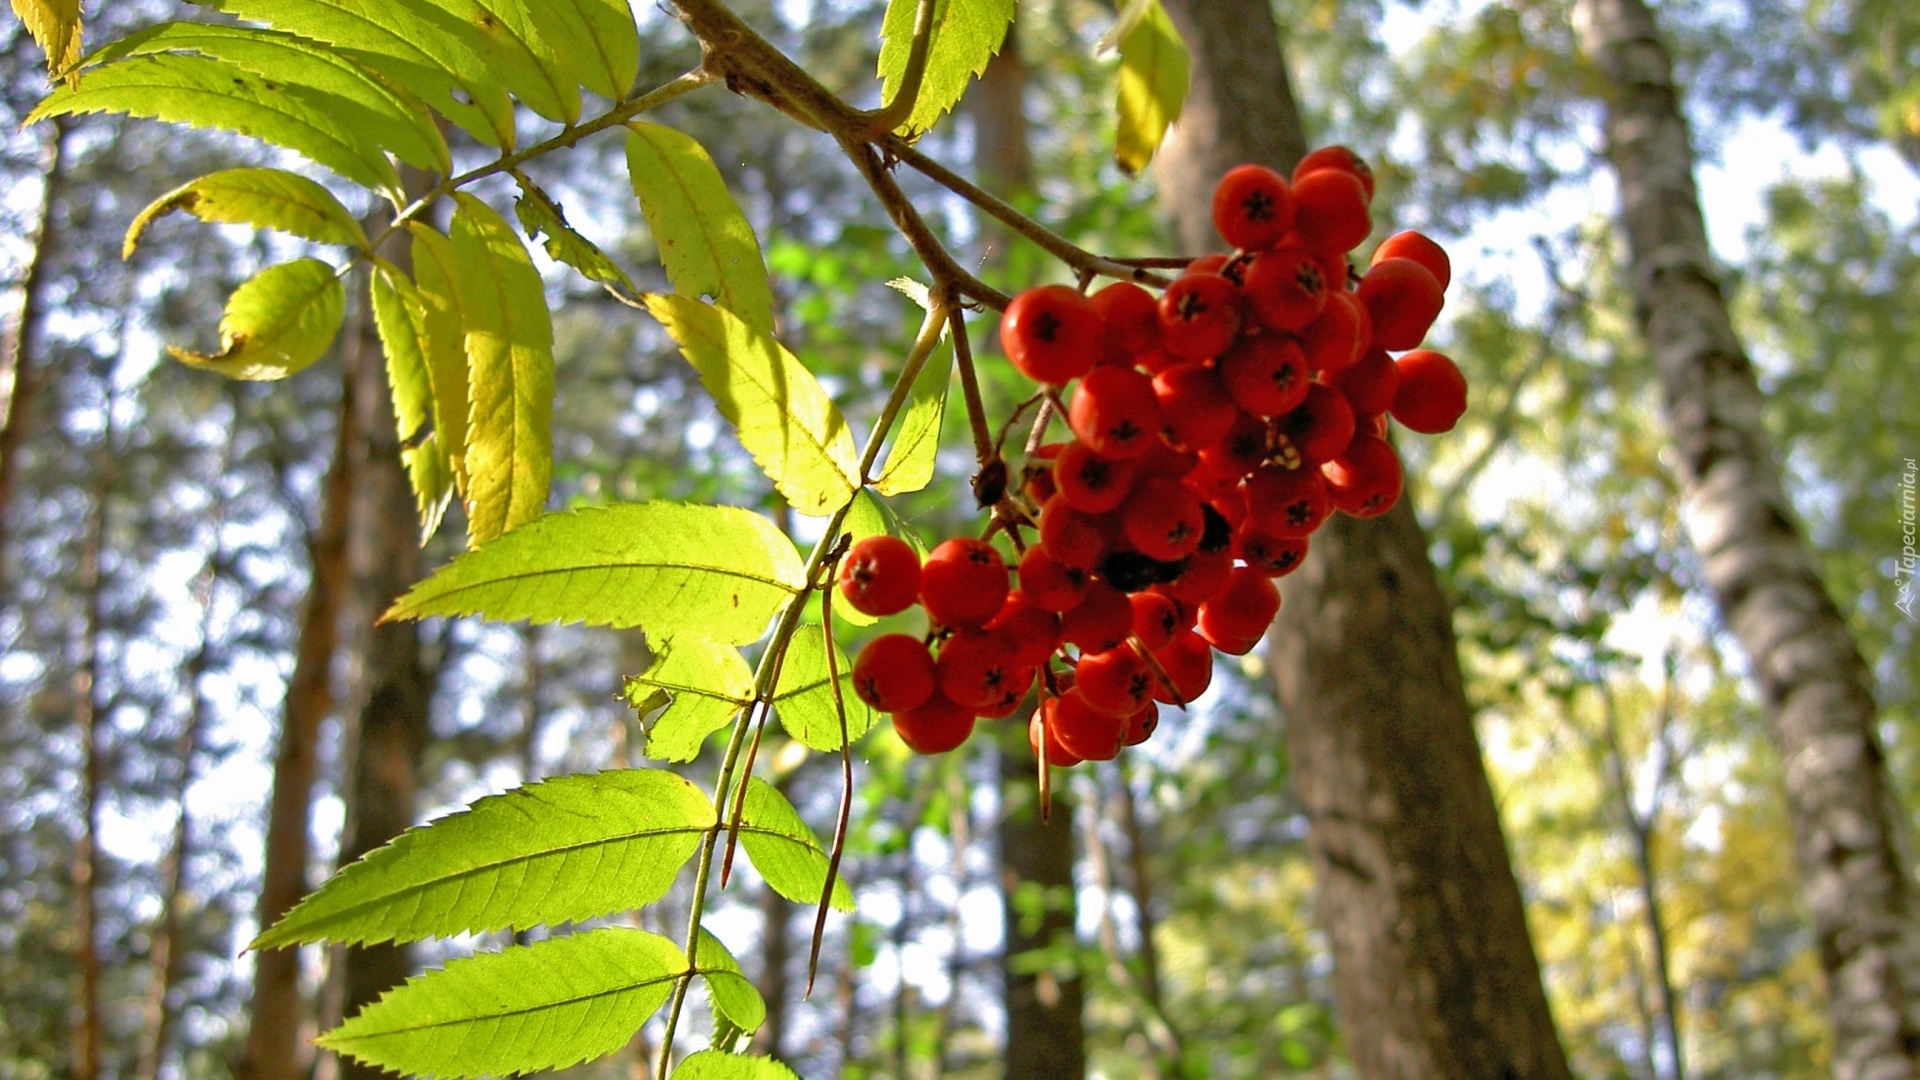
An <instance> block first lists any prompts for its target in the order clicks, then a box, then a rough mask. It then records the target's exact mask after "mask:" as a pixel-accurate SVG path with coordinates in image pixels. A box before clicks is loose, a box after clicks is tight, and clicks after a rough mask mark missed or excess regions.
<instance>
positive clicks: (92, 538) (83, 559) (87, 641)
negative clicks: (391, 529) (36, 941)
mask: <svg viewBox="0 0 1920 1080" xmlns="http://www.w3.org/2000/svg"><path fill="white" fill-rule="evenodd" d="M112 378H113V377H112V374H111V371H110V370H109V371H108V373H107V374H106V375H105V376H104V377H103V378H102V380H101V381H102V383H103V385H104V386H105V387H107V388H108V389H107V391H106V394H105V396H106V399H107V405H106V425H105V427H104V428H103V430H102V431H101V434H100V442H99V444H98V445H97V446H96V447H95V448H94V451H93V455H92V457H93V461H92V471H93V491H92V493H91V496H92V498H91V508H90V510H89V511H88V519H87V531H86V535H85V536H84V537H82V539H81V542H80V565H79V571H80V591H81V605H82V610H83V612H84V616H83V618H84V622H83V624H82V626H81V628H80V640H79V642H78V643H77V648H76V650H75V651H76V654H77V655H76V656H75V658H74V659H75V662H74V665H73V710H74V727H75V729H76V730H77V731H78V733H79V735H80V739H81V764H80V768H81V782H80V783H81V788H80V797H81V822H80V840H79V843H78V844H77V845H76V850H75V852H74V861H73V891H74V905H75V912H74V921H75V923H76V926H75V927H74V936H75V937H76V938H77V939H78V948H77V952H78V956H77V957H76V964H77V966H78V967H79V969H80V986H79V995H78V996H79V1001H78V1002H76V1004H77V1006H78V1008H77V1010H76V1013H77V1016H76V1018H75V1025H74V1033H73V1035H74V1039H73V1076H74V1080H97V1078H98V1077H99V1076H100V1074H101V1069H102V1061H101V1054H102V1051H103V1049H104V1046H103V1040H102V1034H101V1031H102V1024H103V1020H102V1017H101V1013H100V1008H101V1001H100V942H99V936H100V930H99V920H100V912H99V905H98V889H99V886H100V878H101V876H102V875H101V871H102V869H103V864H102V860H101V857H100V843H99V836H100V806H101V796H102V795H103V793H104V788H105V784H106V780H105V776H104V769H103V767H102V766H103V764H104V762H103V759H104V757H105V755H106V749H105V747H104V746H102V745H101V736H102V731H101V726H100V722H101V719H102V715H101V714H102V713H104V712H105V705H104V703H103V702H102V700H101V697H100V671H101V668H100V635H101V631H102V628H103V624H104V622H105V618H104V612H105V590H106V582H105V575H104V574H103V573H102V570H101V555H102V553H103V550H104V548H105V546H106V534H107V526H108V524H109V522H108V518H109V514H108V506H107V500H108V499H109V498H110V497H111V495H112V490H113V488H112V475H113V443H114V423H113V401H114V399H113V393H112V391H111V389H110V388H111V386H112Z"/></svg>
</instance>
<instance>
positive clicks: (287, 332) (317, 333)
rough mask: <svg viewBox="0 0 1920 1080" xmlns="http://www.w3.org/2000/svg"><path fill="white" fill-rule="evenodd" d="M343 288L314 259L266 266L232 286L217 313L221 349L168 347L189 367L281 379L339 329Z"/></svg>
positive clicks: (314, 356)
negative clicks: (201, 350)
mask: <svg viewBox="0 0 1920 1080" xmlns="http://www.w3.org/2000/svg"><path fill="white" fill-rule="evenodd" d="M345 313H346V290H345V289H343V288H341V287H340V278H339V277H338V276H337V275H336V274H335V273H334V269H333V267H331V266H328V265H327V264H326V263H323V262H321V261H320V260H318V259H296V260H294V261H293V262H290V263H281V264H280V265H279V266H270V267H268V268H267V269H265V270H262V271H261V272H260V273H258V274H256V275H254V276H253V277H252V278H251V279H249V280H248V281H247V282H246V283H245V284H243V285H241V286H240V287H239V288H238V289H235V290H234V292H233V295H232V296H231V297H229V298H228V299H227V311H226V314H225V315H223V316H221V318H220V351H219V352H217V353H213V354H211V355H208V354H204V353H196V352H189V351H187V350H185V349H169V350H167V351H168V352H171V353H172V354H173V355H174V356H175V357H176V358H178V359H179V360H180V361H181V362H182V363H185V364H187V365H188V366H190V367H197V368H205V369H207V370H208V371H217V372H219V373H220V374H222V375H225V376H227V377H228V378H230V379H280V378H285V377H286V376H288V375H291V374H293V373H294V372H296V371H299V370H300V369H302V368H304V367H306V366H307V365H309V364H311V363H313V362H314V361H315V360H318V359H320V356H321V354H322V353H324V352H326V351H327V346H329V345H331V344H333V339H334V337H335V336H336V335H338V334H339V333H340V320H341V318H342V316H344V315H345Z"/></svg>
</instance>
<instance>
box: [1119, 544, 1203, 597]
mask: <svg viewBox="0 0 1920 1080" xmlns="http://www.w3.org/2000/svg"><path fill="white" fill-rule="evenodd" d="M1186 568H1187V561H1186V560H1185V559H1180V560H1177V561H1175V562H1161V561H1160V560H1158V559H1150V558H1148V557H1146V556H1145V555H1142V554H1140V553H1139V552H1137V551H1116V552H1114V553H1113V554H1111V555H1108V556H1107V557H1106V558H1105V559H1104V560H1102V561H1101V563H1100V576H1101V577H1104V578H1106V579H1107V583H1108V584H1109V585H1112V586H1113V587H1114V588H1116V589H1119V590H1120V591H1121V592H1130V593H1131V592H1139V591H1140V590H1141V589H1144V588H1146V587H1148V586H1149V585H1164V584H1166V583H1167V582H1169V581H1172V580H1173V579H1175V578H1177V577H1179V576H1180V574H1181V572H1182V571H1184V570H1186Z"/></svg>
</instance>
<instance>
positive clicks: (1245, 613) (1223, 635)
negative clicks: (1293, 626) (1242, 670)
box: [1199, 567, 1280, 652]
mask: <svg viewBox="0 0 1920 1080" xmlns="http://www.w3.org/2000/svg"><path fill="white" fill-rule="evenodd" d="M1279 611H1280V590H1279V589H1278V588H1276V587H1275V586H1274V584H1273V580H1272V579H1271V578H1269V577H1267V575H1265V574H1263V573H1261V572H1260V571H1258V570H1255V569H1253V568H1252V567H1241V568H1240V569H1238V570H1235V571H1234V572H1233V577H1232V579H1231V580H1229V581H1228V582H1227V587H1226V588H1224V589H1222V590H1220V593H1219V595H1217V596H1215V597H1214V598H1213V599H1211V600H1209V601H1207V602H1206V603H1204V604H1201V605H1200V625H1199V632H1200V635H1201V636H1202V637H1205V638H1206V639H1207V640H1208V641H1211V642H1213V645H1214V647H1215V648H1217V649H1221V650H1222V651H1225V652H1230V651H1232V650H1230V649H1225V648H1224V647H1223V646H1222V644H1221V643H1222V641H1227V642H1231V643H1235V644H1237V643H1238V642H1239V641H1241V640H1245V639H1247V638H1251V639H1253V640H1254V641H1256V642H1257V641H1259V640H1260V636H1261V635H1262V634H1265V633H1266V632H1267V625H1268V624H1269V623H1271V622H1273V617H1274V616H1275V615H1277V614H1278V613H1279Z"/></svg>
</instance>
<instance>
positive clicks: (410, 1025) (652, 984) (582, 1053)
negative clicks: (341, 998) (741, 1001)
mask: <svg viewBox="0 0 1920 1080" xmlns="http://www.w3.org/2000/svg"><path fill="white" fill-rule="evenodd" d="M686 970H687V957H686V953H685V952H684V951H683V950H682V949H681V948H680V946H678V945H676V944H674V943H673V942H671V941H668V940H667V939H666V938H663V937H661V936H659V935H658V934H649V933H646V932H644V931H641V930H629V929H626V928H624V927H606V928H603V929H599V930H589V931H586V932H584V933H579V934H572V935H569V936H567V937H562V938H551V939H548V940H546V941H542V942H538V943H536V944H533V945H527V946H520V947H515V948H509V949H506V950H504V951H502V952H497V953H482V954H480V955H478V956H473V957H469V958H467V959H464V960H455V961H453V962H452V963H450V964H448V965H447V966H446V969H445V970H444V971H435V972H429V973H427V974H425V975H421V976H419V977H417V978H413V979H409V980H407V983H406V985H404V986H401V987H400V988H398V989H396V990H391V991H388V992H387V993H386V994H385V995H384V996H383V997H381V999H380V1000H379V1001H377V1002H375V1003H374V1004H372V1005H369V1006H367V1007H366V1008H365V1009H364V1010H362V1011H361V1012H360V1014H359V1015H358V1016H355V1017H354V1018H353V1019H351V1020H348V1021H347V1022H346V1023H344V1024H342V1025H340V1026H339V1027H337V1028H335V1029H334V1030H333V1031H331V1032H329V1033H327V1034H326V1035H323V1036H321V1037H320V1039H319V1043H320V1045H321V1046H323V1047H325V1048H327V1049H329V1050H335V1051H338V1052H340V1053H342V1054H347V1055H350V1056H352V1057H354V1058H356V1059H358V1060H360V1061H364V1062H367V1063H368V1064H372V1065H378V1066H380V1067H381V1068H384V1069H392V1070H394V1071H396V1072H404V1073H410V1074H414V1075H423V1076H439V1077H477V1076H489V1075H492V1076H499V1075H504V1074H507V1073H516V1072H534V1071H536V1070H540V1069H558V1068H565V1067H566V1066H569V1065H577V1064H579V1063H580V1062H582V1061H586V1060H588V1059H590V1058H596V1057H599V1056H601V1055H603V1054H610V1053H612V1052H613V1051H615V1050H618V1049H619V1048H620V1047H622V1046H625V1045H626V1043H627V1040H629V1039H631V1038H632V1037H633V1033H634V1032H635V1031H638V1030H639V1029H640V1025H641V1024H643V1023H645V1022H646V1020H647V1017H649V1016H651V1015H653V1013H654V1011H655V1010H657V1009H659V1008H660V1006H661V1005H664V1004H666V1001H667V997H668V996H669V995H670V994H671V993H672V990H673V983H674V980H675V979H677V978H679V977H680V975H681V974H682V973H683V972H685V971H686Z"/></svg>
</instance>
